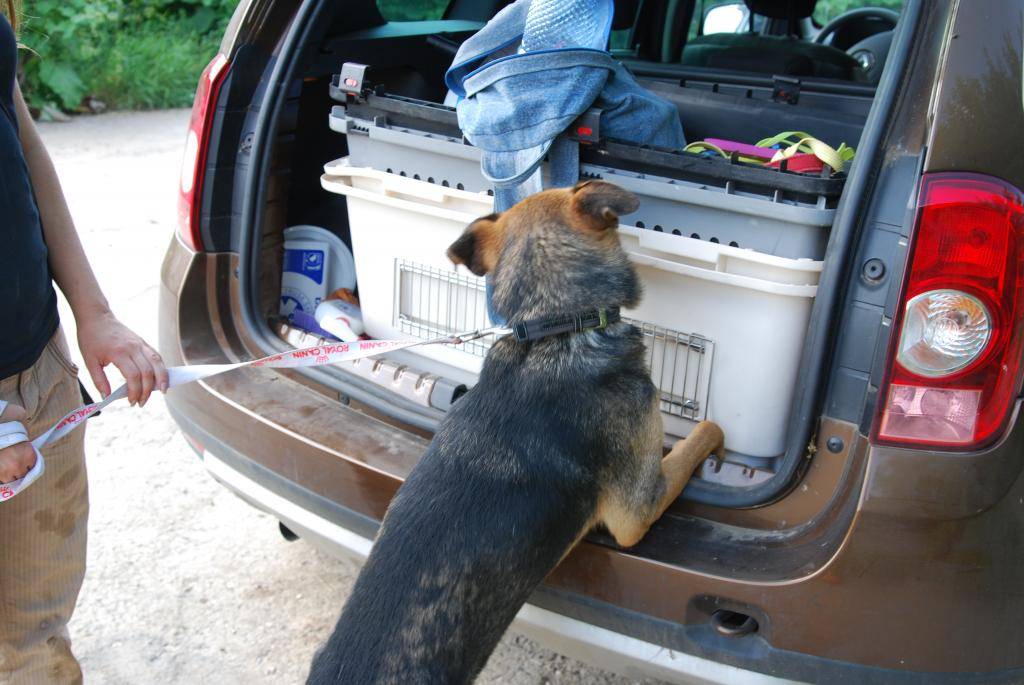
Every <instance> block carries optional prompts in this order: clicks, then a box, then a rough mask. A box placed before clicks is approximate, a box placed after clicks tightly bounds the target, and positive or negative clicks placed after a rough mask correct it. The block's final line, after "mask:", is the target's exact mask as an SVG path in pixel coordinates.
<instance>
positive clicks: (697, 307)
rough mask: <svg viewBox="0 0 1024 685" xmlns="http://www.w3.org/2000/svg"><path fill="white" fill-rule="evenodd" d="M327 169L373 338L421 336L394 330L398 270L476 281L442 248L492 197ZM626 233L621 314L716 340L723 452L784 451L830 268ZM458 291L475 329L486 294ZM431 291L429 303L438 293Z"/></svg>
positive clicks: (715, 406)
mask: <svg viewBox="0 0 1024 685" xmlns="http://www.w3.org/2000/svg"><path fill="white" fill-rule="evenodd" d="M325 172H326V173H325V174H324V175H323V176H322V177H321V184H322V185H323V187H324V188H325V189H327V190H329V191H332V192H336V193H340V194H342V195H345V196H346V197H347V198H348V211H349V224H350V227H351V231H352V249H353V251H354V252H355V257H356V270H357V272H358V275H359V285H360V305H361V307H362V311H363V320H364V324H365V326H366V330H367V332H368V333H369V334H370V335H372V336H374V337H377V338H396V337H399V338H407V337H416V336H411V335H408V334H407V333H405V332H403V330H402V329H401V328H400V327H399V326H398V311H397V310H398V307H399V305H400V302H401V301H402V298H406V297H407V296H408V295H407V293H404V292H399V291H398V288H399V287H401V284H400V280H399V278H398V277H397V274H398V267H399V264H400V263H402V262H404V261H411V262H416V263H417V264H422V265H425V266H426V267H428V268H429V271H430V272H431V273H438V274H440V276H439V277H438V281H439V282H441V281H444V280H445V279H447V278H452V279H455V278H458V279H459V281H458V282H459V283H460V284H463V283H466V282H470V281H471V280H473V277H472V276H466V275H465V274H466V272H464V271H460V272H458V273H457V274H456V272H455V271H454V268H453V267H452V265H451V263H450V262H449V261H448V259H447V257H446V256H445V251H446V250H447V248H448V246H449V245H450V244H451V243H452V242H453V241H454V240H455V239H456V238H458V236H459V235H460V234H461V232H462V231H463V230H464V229H465V227H466V226H467V225H468V224H469V223H470V222H471V221H472V220H473V219H475V218H477V217H479V216H483V215H485V214H489V213H490V212H491V211H492V199H491V198H490V197H489V196H487V195H486V194H484V193H470V192H466V191H461V190H456V189H452V188H445V187H442V186H438V185H434V184H430V183H426V182H423V181H417V180H413V179H409V178H404V177H401V176H396V175H394V174H388V173H385V172H381V171H377V170H374V169H370V168H353V167H349V166H348V165H347V160H344V159H342V160H338V161H336V162H331V163H329V164H327V165H326V167H325ZM619 235H620V239H621V241H622V245H623V247H624V248H625V250H626V251H627V253H628V254H629V256H630V259H631V260H632V261H633V262H634V263H635V264H636V266H637V271H638V273H639V275H640V277H641V279H642V281H643V285H644V297H643V300H642V302H641V303H640V305H639V306H638V307H637V308H636V309H634V310H631V311H626V312H623V314H624V315H625V316H628V317H629V318H632V319H637V320H640V321H643V322H648V323H651V324H655V325H656V326H659V327H664V328H667V329H674V330H675V331H680V332H682V333H686V334H691V333H692V334H697V335H698V336H703V338H706V339H709V340H710V341H713V359H712V358H710V357H709V358H708V359H707V362H708V363H707V365H706V366H704V367H703V370H701V371H699V372H696V373H697V375H698V376H699V377H698V378H697V379H696V382H697V383H705V382H706V383H707V384H708V385H709V387H708V388H706V397H707V403H708V404H707V407H706V412H705V411H704V409H705V408H703V407H702V408H701V411H702V416H705V417H706V418H708V419H710V420H713V421H715V422H716V423H718V424H719V425H720V426H721V427H722V429H723V430H724V431H725V439H726V447H727V448H728V449H730V450H732V451H735V452H740V453H743V454H747V455H751V456H760V457H772V456H777V455H779V454H781V453H782V452H783V451H784V449H785V444H784V439H785V429H786V423H787V419H788V416H789V408H790V404H791V400H792V397H793V391H794V384H795V382H796V375H797V367H798V364H799V361H800V352H801V348H802V345H803V340H804V335H805V332H806V328H807V321H808V318H809V316H810V310H811V304H812V302H813V299H814V296H815V294H816V293H817V283H818V277H819V275H820V272H821V266H822V263H821V262H819V261H813V260H809V259H789V258H785V257H777V256H773V255H766V254H762V253H759V252H753V251H751V250H745V249H741V248H735V247H729V246H727V245H719V244H715V243H709V242H704V241H700V240H695V239H692V238H688V237H685V236H676V235H670V234H664V233H657V232H654V231H650V230H642V229H637V228H635V227H632V226H620V227H619ZM445 274H451V276H450V277H449V276H447V275H445ZM459 288H461V289H462V290H460V291H457V292H455V294H454V295H452V294H451V293H452V292H453V291H452V290H451V289H449V290H448V291H445V292H448V293H449V295H448V298H447V299H446V300H445V299H444V298H442V297H438V312H439V316H440V317H442V318H446V319H447V320H451V316H450V311H446V309H447V310H450V309H451V308H453V307H456V308H467V307H468V308H472V310H473V311H478V312H479V313H478V314H476V315H475V317H476V320H477V321H478V322H479V321H480V320H481V318H480V317H481V316H483V313H482V311H480V310H481V307H480V302H479V298H480V297H481V295H480V294H479V290H472V289H469V288H467V286H465V285H460V286H459ZM467 290H472V291H471V292H467ZM425 292H426V295H425V297H426V298H428V299H429V298H432V297H434V296H435V294H434V293H435V292H441V291H440V290H439V289H430V288H428V289H427V290H426V291H425ZM473 318H474V317H473V316H470V317H467V321H468V320H469V319H473ZM483 321H485V319H483ZM416 354H420V355H423V356H426V357H430V358H433V359H436V360H438V361H441V362H444V363H447V364H450V365H453V366H456V367H458V368H461V369H464V370H466V371H470V372H479V370H480V367H481V365H482V359H481V357H480V356H479V355H476V354H472V353H467V352H462V351H460V350H458V349H455V348H447V347H441V346H431V347H426V348H419V349H417V351H416ZM659 373H660V374H661V375H662V376H664V375H665V369H661V370H660V372H656V373H655V376H656V377H655V381H656V383H658V384H659V385H660V386H661V387H662V388H663V389H664V385H665V383H666V382H665V380H664V377H663V378H662V379H661V381H660V382H659V379H658V377H657V376H658V375H659ZM682 373H683V371H682V370H679V371H678V372H677V371H676V370H675V369H674V368H673V369H669V372H668V375H669V377H670V379H671V380H670V382H671V383H672V384H673V385H674V384H676V383H681V384H682V385H684V386H685V385H686V384H687V382H688V381H685V380H683V377H682V375H681V374H682ZM689 382H693V379H692V378H691V379H690V381H689ZM693 425H694V422H693V421H690V420H688V419H686V418H682V417H679V416H670V415H668V414H666V415H665V428H666V432H667V433H669V434H672V435H686V434H687V433H688V432H689V430H690V428H692V426H693Z"/></svg>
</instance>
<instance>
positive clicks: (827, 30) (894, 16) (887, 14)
mask: <svg viewBox="0 0 1024 685" xmlns="http://www.w3.org/2000/svg"><path fill="white" fill-rule="evenodd" d="M869 17H873V18H876V19H881V20H882V21H885V22H888V23H889V24H891V26H890V27H889V28H895V26H896V22H898V21H899V20H900V14H899V12H896V11H895V10H890V9H885V8H882V7H861V8H860V9H855V10H850V11H849V12H843V13H842V14H840V15H839V16H838V17H836V18H835V19H833V20H832V21H830V22H828V23H827V24H825V25H824V26H822V27H821V31H818V35H817V36H815V37H814V42H815V43H824V42H825V39H826V38H828V37H830V36H831V35H832V34H833V33H835V32H836V31H838V30H839V29H840V28H841V27H842V26H843V24H847V23H849V22H851V21H859V20H861V19H867V18H869Z"/></svg>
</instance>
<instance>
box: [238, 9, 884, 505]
mask: <svg viewBox="0 0 1024 685" xmlns="http://www.w3.org/2000/svg"><path fill="white" fill-rule="evenodd" d="M507 4H508V3H506V2H503V1H502V0H452V2H450V3H448V4H447V6H443V3H434V5H435V7H434V10H431V9H430V8H429V7H424V8H423V9H421V8H420V7H419V6H416V7H415V8H413V9H412V10H410V9H409V5H410V3H408V2H396V1H395V0H390V1H384V2H380V3H373V2H361V3H351V4H348V5H347V6H346V8H345V10H344V11H341V10H338V9H337V8H336V7H335V6H334V5H333V3H326V5H325V9H324V10H323V12H324V13H326V14H327V15H328V16H326V17H324V20H323V21H318V22H317V33H318V35H316V36H311V37H310V38H309V39H308V41H307V42H305V44H304V45H303V46H302V52H301V53H299V54H298V55H297V64H298V67H297V69H296V74H298V75H300V76H301V77H300V78H297V79H295V80H293V82H292V85H291V87H290V88H289V89H288V91H287V92H288V95H287V99H286V101H285V102H284V107H283V109H282V113H281V117H280V123H279V125H278V135H277V139H276V143H275V146H274V153H273V156H272V160H273V166H272V168H271V175H270V177H269V178H268V183H269V185H268V192H267V194H266V197H267V202H266V209H265V210H264V214H263V216H264V220H263V222H262V225H263V229H262V232H261V233H262V237H261V238H260V239H259V243H258V244H259V247H258V267H256V272H257V275H256V277H255V279H254V280H255V281H256V282H257V283H258V293H259V298H258V299H259V301H258V303H257V305H256V310H254V311H258V312H259V315H258V316H259V318H261V319H262V320H263V321H264V322H267V325H268V326H269V327H270V330H271V331H273V334H274V335H276V336H277V337H279V338H281V339H283V340H285V341H287V342H288V344H290V345H296V344H299V343H301V342H302V341H301V340H300V339H298V338H296V337H295V335H293V333H295V331H293V330H291V329H289V326H288V325H287V323H284V324H282V322H281V320H280V315H279V311H278V302H279V300H280V298H281V277H280V274H281V273H282V253H283V247H284V236H283V231H284V229H285V227H288V226H298V225H315V226H321V227H324V228H325V229H327V230H329V231H330V232H331V233H333V234H334V235H335V236H337V237H338V238H340V239H341V240H342V241H343V242H345V243H346V244H347V245H350V246H351V245H352V238H351V227H350V225H349V222H350V216H349V209H348V205H347V204H346V198H345V197H342V196H340V195H337V194H333V193H330V192H324V190H323V188H322V187H321V182H320V180H321V179H320V177H321V175H322V174H323V173H324V164H325V163H326V162H328V161H331V160H337V159H341V158H343V157H345V156H346V155H349V154H350V144H349V143H350V141H349V140H348V138H351V136H348V137H346V136H345V135H339V134H338V133H339V131H338V129H337V128H335V129H334V130H332V128H331V127H329V126H328V125H327V119H328V116H327V114H328V113H329V112H332V110H334V109H337V108H338V103H339V93H338V87H337V86H338V75H339V71H340V69H341V68H342V65H343V64H345V63H362V64H365V65H370V67H371V69H370V71H368V72H367V73H368V75H369V78H370V79H371V80H372V84H373V89H374V93H376V94H386V97H378V98H377V102H378V104H381V105H386V106H389V107H397V108H398V109H397V110H396V109H392V110H390V111H388V112H386V113H384V114H381V113H380V112H376V113H375V110H374V106H376V105H373V103H371V106H369V107H368V108H366V104H365V102H364V103H363V104H362V105H358V106H357V105H354V104H352V103H350V106H349V112H348V114H349V115H350V118H351V116H356V117H358V116H363V115H360V114H359V107H364V109H365V111H366V112H368V113H367V114H366V115H365V116H366V117H369V119H368V121H369V122H370V123H371V124H372V122H373V119H374V117H375V116H380V117H381V119H382V120H385V119H386V120H388V121H390V122H391V123H393V124H396V123H397V124H398V125H404V124H401V117H402V116H403V115H402V114H401V113H400V111H405V110H408V111H412V110H416V111H423V112H426V113H427V115H428V116H427V118H426V119H422V118H421V119H418V120H412V123H411V124H409V125H410V126H411V127H413V128H415V127H416V126H422V127H424V128H425V129H427V131H426V133H425V134H426V135H427V136H428V137H429V136H432V135H441V136H447V137H448V138H449V139H451V137H452V136H456V138H455V140H457V139H458V136H459V133H458V129H457V127H456V128H455V130H454V131H452V130H451V126H450V122H451V120H453V119H454V110H452V109H451V108H450V107H448V106H446V105H445V103H446V102H448V103H450V102H451V98H450V96H449V92H448V90H447V88H446V86H445V84H444V74H445V71H446V70H447V68H448V67H449V66H450V64H451V62H452V59H453V57H454V55H455V53H456V52H457V50H458V48H459V46H460V45H461V43H462V41H464V40H465V39H466V38H468V37H469V36H471V35H473V33H475V32H476V31H477V30H479V29H480V28H481V27H482V26H483V25H484V23H485V22H486V21H487V20H489V19H490V18H491V17H492V16H493V15H494V14H496V13H497V12H498V11H500V9H501V8H503V7H504V6H505V5H507ZM424 5H426V3H424ZM901 6H902V2H901V1H900V0H868V1H867V2H859V1H858V0H817V1H815V0H779V1H769V0H744V1H743V2H722V1H721V0H615V19H614V23H613V25H612V34H611V40H610V46H609V47H610V51H611V53H612V55H613V56H614V57H615V58H616V59H617V60H618V61H620V62H621V63H622V64H623V65H625V66H626V67H627V69H629V70H630V71H631V72H632V73H633V75H634V76H635V77H636V79H637V81H638V82H639V83H640V84H641V85H642V86H643V87H644V88H646V89H648V90H650V91H652V92H654V93H656V94H657V95H659V96H660V97H662V98H663V99H665V100H667V101H669V102H671V103H673V104H674V105H675V106H676V108H677V109H678V111H679V116H680V120H681V122H682V125H683V130H684V132H685V135H686V139H687V141H700V140H703V139H705V138H718V139H727V140H734V141H742V142H745V143H753V142H754V141H758V140H760V139H764V138H768V137H771V136H775V135H777V134H779V133H780V132H783V131H806V132H810V134H811V135H813V136H814V137H816V138H817V139H819V140H821V141H824V142H825V143H827V144H828V145H830V146H832V147H834V148H839V147H840V146H841V145H843V144H846V145H848V146H850V147H853V148H856V147H857V146H858V144H859V141H860V139H861V135H862V132H863V130H864V127H865V123H866V121H867V118H868V112H869V110H870V108H871V105H872V102H873V99H874V95H875V90H876V86H877V84H878V83H879V79H880V77H881V74H882V69H883V67H884V65H885V62H886V59H887V56H888V53H889V49H890V46H891V44H892V42H893V37H894V28H895V27H896V23H897V20H898V18H899V10H900V8H901ZM431 108H433V109H431ZM333 116H334V115H333V114H332V117H333ZM343 118H344V117H343ZM431 118H433V120H434V123H431V121H430V120H431ZM442 121H446V122H449V123H448V124H445V125H441V124H438V123H437V122H442ZM360 125H361V124H360ZM431 127H434V128H433V129H432V130H430V129H431ZM398 132H399V133H401V131H398ZM360 133H361V134H363V133H364V132H360ZM599 147H601V146H593V148H594V149H592V150H590V151H589V152H587V154H589V155H590V157H589V158H588V157H587V155H586V154H585V155H584V157H583V158H582V161H584V162H589V163H600V164H602V165H604V166H606V167H612V168H613V169H612V171H615V170H616V169H622V170H624V173H628V174H632V175H633V177H634V178H638V179H643V177H644V175H645V174H647V173H648V172H651V171H652V170H651V168H650V165H646V166H645V164H646V162H645V163H644V164H641V163H639V162H636V160H637V159H641V158H642V160H647V158H648V157H652V156H653V157H658V156H659V155H660V156H661V157H662V158H664V159H669V162H671V163H672V164H676V165H677V166H678V165H679V164H682V167H685V169H682V167H680V169H682V171H681V175H679V176H676V177H675V179H678V180H674V178H673V174H672V173H670V172H666V171H665V168H667V167H666V165H665V164H662V166H660V167H658V169H657V170H656V171H657V174H658V176H657V178H660V179H661V180H662V181H664V182H665V183H667V184H669V185H672V184H684V185H685V184H687V183H691V182H692V179H691V178H690V177H689V176H687V174H688V173H689V172H690V171H691V170H692V169H693V168H695V167H694V164H693V163H692V160H690V159H689V157H690V155H689V154H688V153H687V154H686V155H683V154H680V153H679V151H675V152H671V153H670V152H662V151H657V150H655V151H649V150H638V149H637V148H635V147H634V148H630V147H628V146H619V147H618V148H615V147H614V146H605V147H601V149H597V148H599ZM598 154H603V155H604V157H602V158H601V159H599V160H596V159H595V158H594V156H595V155H598ZM409 159H410V160H411V159H412V157H409ZM631 160H632V161H631ZM662 161H664V160H662ZM705 161H707V160H705ZM717 161H718V163H721V164H724V165H726V167H727V168H726V169H725V175H724V176H723V175H719V176H717V177H715V178H711V177H708V178H704V177H702V178H701V179H698V182H697V183H698V185H697V186H695V187H696V188H697V189H698V190H708V192H711V191H712V190H714V192H717V193H718V195H715V197H714V198H712V200H711V201H713V202H716V203H720V201H721V202H723V203H726V204H721V206H722V207H725V206H726V205H727V204H728V203H732V204H728V206H729V207H733V206H739V205H740V204H743V203H744V202H747V201H748V200H749V199H753V200H755V201H757V202H760V203H762V204H760V205H759V209H758V210H757V211H758V212H760V211H761V210H762V209H763V210H764V212H765V213H766V214H765V216H771V217H774V219H772V220H774V221H776V222H777V223H787V222H788V223H790V224H793V222H794V219H793V217H795V216H797V215H798V214H801V213H802V214H801V216H812V215H813V216H815V217H820V216H826V217H827V218H826V219H823V220H820V221H819V224H818V227H817V228H814V229H813V230H812V232H814V238H813V240H814V241H816V242H815V243H814V244H815V248H814V250H813V251H812V252H813V253H808V254H806V255H788V256H795V257H804V258H810V259H813V260H823V259H824V250H825V244H826V241H827V238H828V230H829V227H830V225H831V221H832V219H831V217H832V215H834V213H835V208H836V206H837V203H838V199H839V197H840V195H841V193H842V189H843V183H844V180H845V175H844V173H842V172H837V173H833V174H831V175H821V176H818V177H814V176H808V175H800V174H796V173H785V172H783V173H781V174H780V173H774V174H768V170H767V169H764V168H758V169H750V168H748V167H746V166H745V165H743V164H736V163H735V162H736V159H735V157H734V158H733V159H732V160H731V161H730V160H721V159H719V160H717ZM634 162H636V163H634ZM659 163H660V162H659ZM631 164H632V166H631ZM668 166H671V164H669V165H668ZM707 166H709V167H710V166H714V165H711V164H709V165H707ZM385 167H386V168H385ZM380 171H387V172H389V173H390V172H394V174H395V175H401V176H408V177H409V178H410V180H411V179H413V178H415V179H416V180H419V179H420V178H421V177H422V180H423V181H424V182H427V181H429V182H430V183H433V182H434V181H435V178H433V176H434V175H437V179H436V181H437V183H438V185H445V186H447V185H449V183H448V181H447V180H446V179H443V178H442V177H441V176H440V175H438V174H435V173H432V171H431V170H426V171H425V170H424V169H415V168H413V167H409V168H408V169H401V168H398V167H395V168H392V165H390V164H388V165H384V164H382V165H381V168H380ZM428 176H429V178H428ZM712 176H714V175H713V174H712ZM769 176H771V178H769ZM652 178H655V176H652ZM766 179H767V180H766ZM450 185H451V187H452V188H455V187H456V186H458V188H459V189H460V190H461V189H462V184H461V182H458V183H457V181H456V180H455V179H454V177H453V179H452V180H451V184H450ZM718 186H720V187H718ZM466 190H471V191H473V192H478V191H481V190H483V188H475V187H471V186H470V184H469V182H468V181H467V183H466ZM724 196H728V197H724ZM709 197H710V196H709ZM646 202H647V205H646V206H647V207H648V208H651V211H653V209H656V208H657V206H658V205H657V204H656V203H655V201H654V200H647V201H646ZM672 206H674V207H676V208H678V207H679V203H678V202H676V203H675V204H674V205H672ZM672 206H669V205H666V207H667V209H666V212H668V213H669V214H671V213H672V211H675V210H672ZM669 210H672V211H669ZM732 212H733V210H732V209H729V210H728V211H721V212H719V214H718V215H717V216H718V219H715V221H714V222H712V223H706V225H718V222H719V219H721V220H722V221H724V223H725V224H736V225H739V223H740V222H741V221H749V220H747V219H741V218H734V216H733V214H731V213H732ZM736 216H738V215H736ZM747 216H750V214H749V213H748V215H747ZM801 221H804V219H799V220H796V223H800V222H801ZM808 221H810V220H808ZM815 221H818V219H815ZM645 223H646V226H645ZM755 223H756V222H755ZM634 224H635V226H636V227H637V228H647V229H652V230H653V231H662V230H663V227H662V225H660V224H664V225H665V226H664V230H665V233H672V234H674V235H676V236H679V235H683V236H684V237H689V238H696V239H698V240H703V241H707V242H710V243H719V240H720V238H719V237H718V236H716V235H715V234H713V233H705V232H704V231H703V230H695V231H691V230H690V229H686V228H684V227H683V224H678V223H677V225H679V226H680V228H683V230H680V229H679V228H675V227H673V226H670V225H669V224H668V223H667V222H666V221H648V220H646V219H644V220H640V221H634ZM762 227H763V222H762ZM797 228H799V227H797ZM800 230H803V229H802V228H801V229H800ZM809 230H811V229H809ZM726 243H728V244H729V245H730V246H733V245H737V242H735V241H733V240H731V239H729V238H722V239H721V245H722V246H725V245H726ZM739 246H740V247H747V245H745V244H743V243H742V241H739ZM755 249H756V248H755ZM438 254H441V255H442V256H443V249H442V250H440V251H439V252H438ZM255 256H256V255H255V254H254V257H255ZM356 259H357V261H358V260H359V255H358V254H357V255H356ZM819 263H820V262H819ZM800 268H803V267H800ZM396 277H397V276H396ZM396 306H397V305H396ZM397 316H398V314H397V312H396V317H397ZM679 330H694V329H685V328H681V329H679ZM697 332H701V331H699V330H698V331H697ZM802 334H803V333H802V332H798V334H797V336H796V341H795V342H794V344H793V346H792V347H793V348H794V354H795V355H798V351H799V347H800V340H801V337H800V336H802ZM658 349H659V350H661V351H662V352H663V349H664V348H658ZM681 349H682V348H681ZM680 354H682V352H681V353H680ZM681 359H682V357H681ZM795 359H796V358H794V364H795V363H796V361H795ZM409 364H410V367H411V368H419V369H421V370H424V371H426V372H428V373H431V374H438V375H440V376H442V377H450V378H453V379H455V381H456V382H460V383H471V382H472V381H471V379H469V378H468V377H466V376H465V375H464V374H462V375H460V372H458V371H457V370H455V371H453V370H450V369H446V368H444V367H443V366H436V365H430V364H428V366H429V368H426V369H424V366H423V364H424V362H423V361H422V360H418V359H417V358H415V357H412V358H411V361H409ZM338 373H339V374H343V373H345V372H343V371H341V370H339V371H338ZM716 373H719V371H718V369H717V367H716ZM704 392H706V389H705V390H704ZM389 397H390V399H388V400H386V403H385V405H382V408H380V409H378V410H379V411H383V412H384V413H389V412H393V411H394V410H396V408H398V409H400V410H402V411H403V412H404V413H402V414H401V416H402V417H403V421H405V422H406V423H408V424H409V425H413V426H416V427H417V428H419V429H424V430H428V431H429V430H433V427H434V426H436V425H437V422H438V421H439V420H440V418H441V417H442V416H443V412H441V411H437V410H435V409H433V408H431V409H423V408H420V407H416V406H413V405H412V404H411V403H410V402H408V401H406V399H403V398H402V397H400V396H399V395H397V394H396V395H394V396H393V397H391V396H389ZM684 404H685V402H684ZM384 407H386V408H384ZM679 407H682V405H679ZM679 411H680V412H682V413H683V414H685V412H686V411H687V410H686V409H685V407H683V408H680V409H679ZM780 423H782V424H785V421H784V420H783V421H781V422H780ZM782 428H784V426H780V430H782ZM791 442H792V443H793V445H794V446H793V448H792V449H789V447H787V450H788V451H787V452H785V453H784V454H781V453H778V452H772V453H771V454H767V453H765V454H761V455H756V454H748V453H744V452H742V451H733V452H730V453H729V454H728V462H729V463H727V464H723V463H719V464H718V465H717V468H716V469H715V470H713V471H707V472H706V473H702V474H701V477H702V478H705V479H707V480H708V481H709V482H711V481H714V486H715V487H716V488H718V490H716V492H718V493H719V494H721V493H725V494H721V496H718V495H716V496H715V497H710V496H709V497H706V498H704V500H705V501H708V502H712V501H714V502H721V503H729V502H731V501H732V500H731V499H730V496H731V495H730V493H731V490H730V488H733V487H734V486H740V487H746V486H750V485H757V484H760V483H764V482H767V481H768V480H774V479H775V477H776V476H784V477H785V478H788V477H789V476H791V475H792V473H793V469H794V468H796V467H795V464H796V463H798V462H799V460H800V457H801V456H802V449H803V446H806V444H807V436H806V435H803V436H796V437H794V438H793V440H792V441H791ZM787 444H788V443H787ZM728 447H729V445H728V444H727V448H728ZM791 452H792V454H791ZM787 474H788V475H787ZM719 486H720V487H719ZM727 491H728V492H727ZM737 501H739V500H737Z"/></svg>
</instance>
